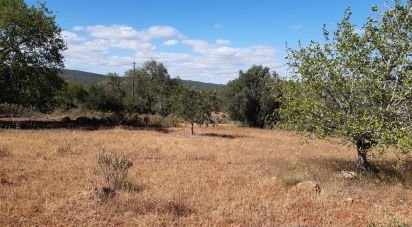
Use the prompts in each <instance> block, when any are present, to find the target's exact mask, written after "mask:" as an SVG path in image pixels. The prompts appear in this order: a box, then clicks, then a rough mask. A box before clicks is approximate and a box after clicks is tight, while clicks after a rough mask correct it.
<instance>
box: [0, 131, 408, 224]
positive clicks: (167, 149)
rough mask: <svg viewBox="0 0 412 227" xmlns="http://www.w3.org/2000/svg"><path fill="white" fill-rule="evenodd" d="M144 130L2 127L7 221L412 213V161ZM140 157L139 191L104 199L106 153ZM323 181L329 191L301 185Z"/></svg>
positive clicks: (278, 139)
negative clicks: (360, 163) (364, 171)
mask: <svg viewBox="0 0 412 227" xmlns="http://www.w3.org/2000/svg"><path fill="white" fill-rule="evenodd" d="M195 132H197V135H196V136H190V135H189V129H188V128H172V129H167V130H166V129H165V130H143V129H142V130H139V129H125V128H114V129H105V130H73V129H72V130H64V129H55V130H0V226H8V225H15V226H21V225H47V226H54V225H76V226H77V225H81V226H93V225H95V226H106V225H134V226H136V225H137V226H159V225H160V226H170V225H177V226H367V225H368V224H370V225H372V226H373V224H375V225H377V226H380V225H386V224H392V225H397V224H402V223H405V224H412V176H411V172H412V167H411V163H410V162H409V163H407V165H406V166H405V169H404V170H403V174H399V173H397V172H395V171H394V170H393V168H392V167H391V165H392V164H394V163H393V160H394V159H393V158H392V157H391V156H386V157H380V156H376V157H372V158H371V160H372V161H373V162H374V163H375V164H376V165H377V166H378V167H379V168H380V169H381V172H380V174H379V175H376V176H360V177H358V178H356V179H344V178H339V177H337V176H336V173H337V172H338V171H341V170H347V171H354V168H355V158H356V152H355V150H354V148H353V147H351V146H347V145H341V144H338V143H336V142H335V143H334V142H330V141H326V140H311V141H308V140H306V139H305V138H304V137H303V136H300V135H296V134H294V133H291V132H283V131H276V130H259V129H248V128H238V127H235V126H219V127H209V128H196V129H195ZM102 150H104V151H107V152H117V153H124V154H126V156H127V157H128V158H129V159H130V160H131V161H132V162H133V166H132V167H131V169H130V170H129V174H128V181H129V182H131V183H132V184H133V185H134V187H133V190H130V191H118V192H117V193H116V195H115V196H114V197H113V198H108V199H107V200H102V199H101V198H99V197H98V196H97V195H96V194H97V193H96V190H99V189H100V188H101V187H102V180H101V177H100V175H99V173H98V168H97V156H98V154H99V152H101V151H102ZM305 180H313V181H316V182H318V183H319V185H320V188H321V192H320V193H318V194H316V193H299V192H297V191H296V190H294V184H296V183H297V182H300V181H305Z"/></svg>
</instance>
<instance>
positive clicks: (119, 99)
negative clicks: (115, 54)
mask: <svg viewBox="0 0 412 227" xmlns="http://www.w3.org/2000/svg"><path fill="white" fill-rule="evenodd" d="M371 12H372V15H371V16H370V17H369V18H368V19H367V21H366V22H365V23H364V25H363V26H362V27H361V29H358V27H357V26H356V25H354V24H353V23H351V11H350V9H347V10H346V11H345V14H344V18H343V19H342V21H341V22H339V23H338V25H337V29H336V30H335V31H334V32H330V31H329V29H328V28H327V27H326V26H324V29H323V35H324V37H325V40H324V41H322V42H315V41H311V42H310V44H309V45H307V46H304V45H302V44H300V43H299V46H298V47H297V48H295V49H292V48H288V56H287V59H288V65H289V68H290V70H291V71H292V74H293V76H292V77H290V78H280V76H279V75H278V74H277V73H276V72H272V71H271V70H270V69H269V68H268V67H265V66H260V65H254V66H252V67H251V68H249V69H248V70H246V71H240V72H239V76H238V78H236V79H234V80H232V81H230V82H229V83H228V84H227V85H226V87H225V88H224V89H223V91H220V92H217V91H213V90H209V91H198V90H193V89H189V88H187V87H185V86H184V85H183V84H182V82H181V81H180V80H179V79H178V78H172V77H171V76H170V75H169V74H168V71H167V68H166V67H165V66H164V65H163V64H162V63H160V62H156V61H153V60H152V61H147V62H146V63H144V64H143V65H142V66H141V67H139V68H138V69H137V70H135V71H134V70H129V71H127V72H125V74H124V75H123V76H119V75H117V74H115V73H111V74H109V75H108V76H107V78H106V79H105V80H104V81H103V82H100V83H99V84H96V85H93V86H84V85H82V84H79V83H76V82H74V81H64V80H63V79H62V78H60V77H59V76H58V75H57V73H58V71H59V70H60V69H62V68H63V66H64V65H63V56H62V53H61V52H62V51H63V50H65V49H66V46H65V43H64V40H63V39H62V37H61V29H60V27H59V26H58V25H57V24H56V21H55V16H54V15H53V12H51V11H49V10H48V9H47V8H46V6H45V5H40V6H39V7H35V6H27V5H26V4H25V3H24V1H23V0H0V29H1V30H0V86H1V88H2V89H0V103H15V104H20V105H24V106H35V107H37V108H38V109H40V110H42V111H48V110H51V109H54V108H64V109H67V110H68V109H71V108H87V109H90V110H99V111H110V112H131V113H146V114H159V115H161V116H168V115H171V114H175V115H178V116H180V117H181V118H182V119H184V120H186V121H187V122H188V123H190V125H191V129H192V130H191V131H192V133H193V126H194V124H199V125H202V124H208V123H209V122H210V121H211V115H212V113H213V112H215V111H222V112H227V113H229V115H230V118H231V119H232V120H235V121H238V122H240V123H242V124H243V125H244V126H250V127H260V128H272V127H279V128H283V129H288V130H296V131H304V132H310V133H314V134H316V135H318V136H320V137H330V136H332V137H339V138H342V139H343V140H344V141H347V142H351V143H353V144H354V145H355V146H356V147H357V151H358V161H357V167H358V169H359V170H362V171H374V170H376V168H375V167H374V166H373V165H372V164H371V163H369V162H368V159H367V154H368V152H369V151H370V150H371V149H372V148H374V147H378V148H381V149H382V150H388V149H391V150H395V153H396V154H397V155H398V157H399V160H403V159H402V157H405V155H408V154H410V151H411V148H412V124H411V123H412V122H411V121H412V118H411V113H412V106H411V102H412V64H411V60H412V56H411V55H412V54H411V53H412V15H411V12H412V10H411V2H410V1H408V2H405V1H401V0H395V1H390V2H387V4H386V5H385V8H382V9H378V7H377V6H373V7H372V10H371ZM33 28H35V29H33Z"/></svg>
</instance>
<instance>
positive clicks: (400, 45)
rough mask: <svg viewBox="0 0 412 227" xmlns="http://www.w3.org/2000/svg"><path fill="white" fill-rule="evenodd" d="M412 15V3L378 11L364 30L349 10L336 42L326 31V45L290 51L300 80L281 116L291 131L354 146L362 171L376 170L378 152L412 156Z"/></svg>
mask: <svg viewBox="0 0 412 227" xmlns="http://www.w3.org/2000/svg"><path fill="white" fill-rule="evenodd" d="M411 12H412V7H411V2H410V1H409V2H407V3H405V2H402V1H394V2H387V3H386V4H385V6H384V8H383V9H382V10H381V11H380V12H378V8H377V7H376V6H374V7H372V13H373V15H372V16H371V17H370V18H368V20H367V22H366V23H365V24H364V26H363V27H362V28H361V29H358V28H357V27H356V26H355V25H354V24H352V23H351V22H350V18H351V11H350V9H348V10H346V12H345V16H344V18H343V20H342V21H341V22H340V23H338V26H337V30H336V31H335V32H334V33H333V36H332V38H330V37H329V31H328V30H327V28H326V27H324V35H325V38H326V41H325V43H323V44H320V43H318V42H314V41H312V42H311V43H310V45H309V46H307V47H303V46H302V45H301V44H299V48H297V49H296V50H292V49H289V54H288V59H289V65H290V67H291V68H292V69H293V70H294V72H295V75H296V78H295V79H296V81H295V83H294V84H292V85H291V86H289V87H288V88H289V89H288V94H287V95H285V96H284V100H283V102H282V107H281V109H280V115H281V117H282V121H283V122H284V123H285V125H288V126H289V127H290V126H292V127H294V128H295V129H300V130H306V131H311V132H314V133H317V134H318V135H320V136H340V137H341V138H344V139H345V141H350V142H353V144H355V145H356V147H357V152H358V161H357V168H358V170H360V171H370V170H374V171H376V168H375V167H374V166H373V165H372V164H371V163H370V162H368V159H367V154H368V151H370V149H371V148H372V147H375V146H379V147H382V148H387V147H391V148H394V149H393V150H395V151H396V154H398V157H399V158H401V157H403V155H402V154H408V153H410V149H411V148H412V118H411V113H412V105H411V104H412V71H411V65H412V64H411V59H412V56H411V52H412V15H411Z"/></svg>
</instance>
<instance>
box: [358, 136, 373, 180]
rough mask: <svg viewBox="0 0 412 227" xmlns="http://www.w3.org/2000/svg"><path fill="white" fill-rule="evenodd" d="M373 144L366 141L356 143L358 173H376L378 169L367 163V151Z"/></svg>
mask: <svg viewBox="0 0 412 227" xmlns="http://www.w3.org/2000/svg"><path fill="white" fill-rule="evenodd" d="M372 145H373V143H372V142H370V141H367V140H358V141H356V148H357V149H358V162H357V164H356V167H357V168H358V171H359V172H378V169H377V168H376V167H375V166H374V165H373V164H372V163H370V162H369V161H368V156H367V155H368V151H369V149H370V148H371V147H372Z"/></svg>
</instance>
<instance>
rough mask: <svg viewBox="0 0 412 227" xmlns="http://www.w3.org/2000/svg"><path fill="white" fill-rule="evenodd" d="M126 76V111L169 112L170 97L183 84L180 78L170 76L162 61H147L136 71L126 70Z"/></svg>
mask: <svg viewBox="0 0 412 227" xmlns="http://www.w3.org/2000/svg"><path fill="white" fill-rule="evenodd" d="M126 77H127V79H126V80H125V89H126V91H127V92H126V99H125V105H126V108H127V110H128V111H130V112H138V113H150V114H155V113H158V114H160V115H162V116H167V115H169V114H171V112H172V102H173V100H172V99H173V97H174V96H176V94H177V93H178V92H179V91H180V90H181V88H182V87H183V85H182V83H181V81H180V80H178V79H171V78H170V75H169V74H168V72H167V69H166V67H165V66H164V65H163V64H162V63H159V62H156V61H153V60H152V61H147V62H145V63H144V64H143V66H142V67H141V68H138V69H137V70H136V71H133V70H129V71H127V72H126Z"/></svg>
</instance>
